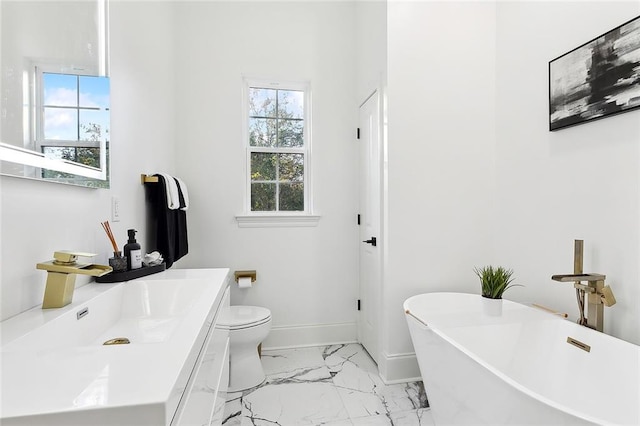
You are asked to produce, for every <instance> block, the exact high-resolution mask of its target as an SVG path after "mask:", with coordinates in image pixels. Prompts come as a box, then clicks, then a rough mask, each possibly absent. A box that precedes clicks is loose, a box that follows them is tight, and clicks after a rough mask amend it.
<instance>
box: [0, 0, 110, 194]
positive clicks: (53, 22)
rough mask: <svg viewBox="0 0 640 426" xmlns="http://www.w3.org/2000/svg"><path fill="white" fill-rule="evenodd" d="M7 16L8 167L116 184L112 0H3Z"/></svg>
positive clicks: (1, 118)
mask: <svg viewBox="0 0 640 426" xmlns="http://www.w3.org/2000/svg"><path fill="white" fill-rule="evenodd" d="M0 22H1V25H0V31H1V33H0V41H1V57H0V66H1V73H2V75H1V79H0V160H1V162H0V173H1V174H4V175H10V176H17V177H24V178H31V179H39V180H46V181H51V182H60V183H68V184H75V185H83V186H90V187H103V188H105V187H107V188H108V187H109V178H108V162H109V161H108V159H109V155H108V153H109V109H110V108H109V94H110V90H109V78H108V37H107V35H108V4H107V0H86V1H77V0H66V1H65V0H54V1H51V0H41V1H23V0H2V1H1V2H0Z"/></svg>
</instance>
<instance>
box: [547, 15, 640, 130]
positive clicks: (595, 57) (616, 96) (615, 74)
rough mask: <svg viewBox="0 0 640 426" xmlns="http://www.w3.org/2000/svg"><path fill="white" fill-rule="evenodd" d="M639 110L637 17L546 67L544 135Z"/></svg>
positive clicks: (639, 22)
mask: <svg viewBox="0 0 640 426" xmlns="http://www.w3.org/2000/svg"><path fill="white" fill-rule="evenodd" d="M638 107H640V16H639V17H636V18H634V19H632V20H631V21H629V22H627V23H625V24H622V25H621V26H619V27H617V28H615V29H613V30H611V31H609V32H608V33H606V34H604V35H602V36H600V37H597V38H595V39H593V40H591V41H589V42H587V43H585V44H583V45H582V46H580V47H578V48H576V49H574V50H572V51H571V52H568V53H565V54H564V55H562V56H560V57H558V58H556V59H554V60H552V61H550V62H549V130H557V129H561V128H563V127H567V126H572V125H575V124H580V123H584V122H586V121H589V120H594V119H597V118H603V117H606V116H608V115H611V114H617V113H620V112H625V111H629V110H631V109H634V108H638Z"/></svg>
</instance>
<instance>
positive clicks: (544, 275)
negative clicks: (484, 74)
mask: <svg viewBox="0 0 640 426" xmlns="http://www.w3.org/2000/svg"><path fill="white" fill-rule="evenodd" d="M639 13H640V2H638V1H627V2H612V1H600V2H571V1H566V2H544V3H543V2H535V1H532V2H517V3H507V2H505V3H501V4H499V6H498V15H497V16H498V19H497V22H498V27H497V67H496V71H497V74H496V78H497V88H498V90H497V103H496V104H497V109H496V128H497V139H496V141H497V157H496V160H497V169H496V170H497V182H498V186H497V197H496V209H495V212H496V219H497V223H498V226H497V228H496V237H497V238H496V241H495V246H496V259H497V261H498V262H502V263H505V264H507V265H509V266H510V267H512V268H514V270H515V272H516V275H517V278H518V281H519V282H521V283H522V284H524V285H525V286H526V287H525V288H518V289H514V290H512V291H509V292H508V293H507V294H508V296H509V297H510V298H513V299H516V300H524V301H532V302H538V303H541V304H543V305H546V306H549V307H551V308H553V309H556V310H560V311H562V312H568V313H569V314H570V315H571V319H575V318H576V317H577V313H578V309H577V304H576V301H575V292H574V290H573V287H572V285H571V284H567V283H557V282H554V281H551V279H550V278H551V275H553V274H562V273H572V272H573V240H574V239H584V244H585V259H584V270H585V272H599V273H603V274H605V275H606V276H607V280H606V281H607V282H608V283H609V284H610V285H611V287H612V289H613V291H614V294H615V296H616V298H617V300H618V303H617V304H616V305H615V306H613V307H611V308H605V321H604V324H605V331H606V332H607V333H609V334H613V335H614V336H618V337H621V338H623V339H625V340H629V341H632V342H635V343H640V329H638V324H640V271H639V268H640V263H639V262H638V261H639V260H640V248H639V243H640V233H639V223H638V221H639V218H640V208H639V201H640V186H639V181H638V179H639V172H640V163H639V160H640V158H639V154H640V150H639V147H638V143H640V111H630V112H627V113H624V114H620V115H617V116H613V117H608V118H605V119H601V120H598V121H594V122H591V123H587V124H582V125H579V126H575V127H571V128H566V129H562V130H558V131H555V132H549V131H548V70H547V65H548V62H549V61H550V60H552V59H554V58H556V57H557V56H560V55H562V54H564V53H566V52H568V51H570V50H572V49H574V48H575V47H578V46H580V45H582V44H583V43H585V42H587V41H589V40H591V39H592V38H594V37H596V36H599V35H601V34H603V33H605V32H607V31H609V30H611V29H613V28H615V27H617V26H618V25H620V24H622V23H624V22H626V21H628V20H629V19H631V18H633V17H635V16H637V15H638V14H639ZM576 17H579V19H576Z"/></svg>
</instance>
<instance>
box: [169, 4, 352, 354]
mask: <svg viewBox="0 0 640 426" xmlns="http://www.w3.org/2000/svg"><path fill="white" fill-rule="evenodd" d="M175 6H176V25H177V26H176V43H177V44H176V67H177V75H179V76H182V78H180V80H179V82H178V97H177V104H176V113H177V116H178V128H179V129H180V132H179V135H178V136H177V140H176V144H177V153H176V154H177V156H176V159H177V172H178V174H179V175H180V176H182V177H183V178H184V179H185V180H186V181H187V182H188V183H189V195H190V198H191V199H192V207H191V208H190V209H189V216H188V221H189V223H188V226H189V229H190V234H189V245H190V254H189V256H188V257H186V258H185V260H184V265H185V266H189V267H213V266H226V267H230V268H232V270H238V269H255V270H257V273H258V280H257V283H256V284H255V286H254V287H253V288H252V289H250V290H239V289H238V288H237V287H235V286H234V287H232V294H231V297H232V299H231V301H232V304H255V305H260V306H265V307H267V308H269V309H271V311H272V315H273V330H272V332H271V334H270V336H269V338H268V340H267V341H266V342H265V346H266V347H275V346H288V345H300V344H313V343H316V344H317V343H324V342H335V341H340V340H354V339H355V338H356V333H355V332H356V329H355V321H356V310H355V306H356V298H357V296H356V291H357V265H358V263H357V226H356V221H355V218H356V213H357V210H356V208H357V207H356V206H357V200H358V198H357V192H356V190H357V157H356V153H357V151H356V148H357V146H356V143H357V142H356V140H355V129H356V127H357V116H356V112H357V110H356V108H355V93H356V91H355V84H354V83H355V81H354V75H355V59H354V57H353V56H354V55H353V53H354V43H355V39H354V24H355V14H354V13H355V12H354V11H355V8H354V6H355V5H354V3H342V2H304V3H302V2H282V3H280V2H184V3H180V4H178V3H176V5H175ZM242 75H248V76H251V77H265V78H273V79H284V80H293V81H301V80H302V81H305V80H306V81H310V82H311V86H312V110H313V128H312V132H313V133H312V150H313V168H312V173H313V176H312V178H313V192H314V205H315V209H316V211H317V213H318V214H320V215H321V219H320V222H319V224H318V226H317V227H311V228H238V225H237V223H236V220H235V215H237V214H241V213H242V212H243V204H242V203H243V191H244V187H245V186H244V185H245V180H244V179H245V178H244V167H245V150H244V148H243V140H242V122H241V118H242V116H241V113H242V110H241V99H242V98H241V87H242V86H241V84H242ZM308 326H309V327H308Z"/></svg>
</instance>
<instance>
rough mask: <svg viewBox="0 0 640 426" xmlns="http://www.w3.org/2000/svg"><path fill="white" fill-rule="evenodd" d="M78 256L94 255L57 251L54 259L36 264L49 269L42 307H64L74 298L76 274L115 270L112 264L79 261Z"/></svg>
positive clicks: (97, 274)
mask: <svg viewBox="0 0 640 426" xmlns="http://www.w3.org/2000/svg"><path fill="white" fill-rule="evenodd" d="M78 256H81V257H93V256H95V254H93V253H81V252H71V251H56V252H54V253H53V260H50V261H48V262H41V263H38V264H36V268H37V269H42V270H45V271H47V283H46V286H45V289H44V298H43V300H42V309H49V308H62V307H63V306H66V305H68V304H69V303H71V301H72V300H73V290H74V289H75V284H76V274H82V275H91V276H94V277H101V276H102V275H105V274H108V273H109V272H111V271H113V268H111V266H106V265H97V264H89V263H79V262H78V261H77V260H78Z"/></svg>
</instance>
